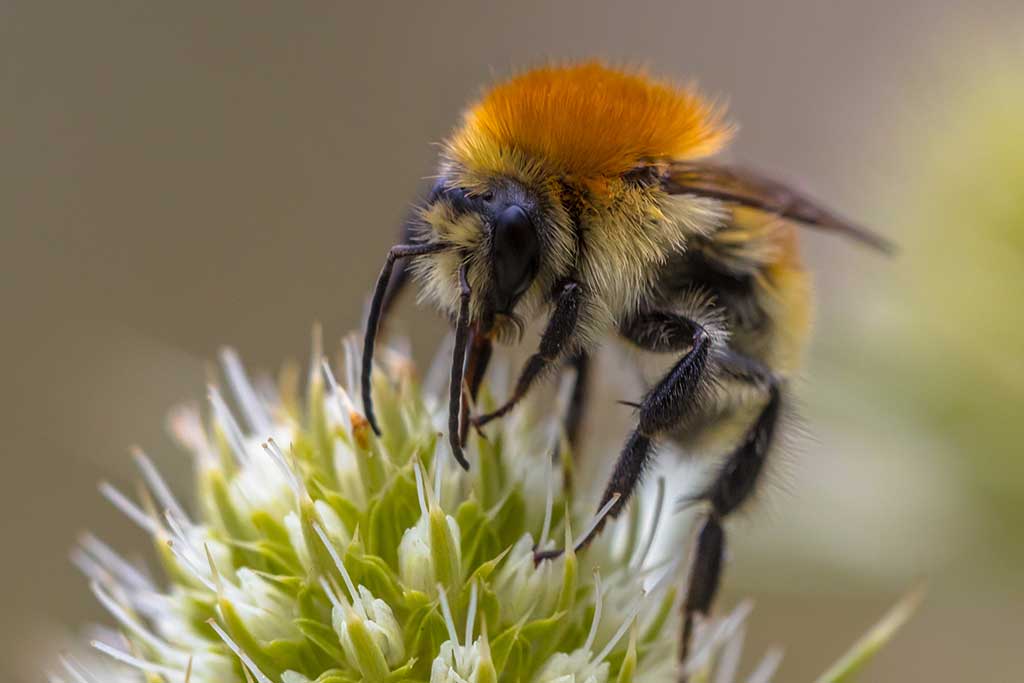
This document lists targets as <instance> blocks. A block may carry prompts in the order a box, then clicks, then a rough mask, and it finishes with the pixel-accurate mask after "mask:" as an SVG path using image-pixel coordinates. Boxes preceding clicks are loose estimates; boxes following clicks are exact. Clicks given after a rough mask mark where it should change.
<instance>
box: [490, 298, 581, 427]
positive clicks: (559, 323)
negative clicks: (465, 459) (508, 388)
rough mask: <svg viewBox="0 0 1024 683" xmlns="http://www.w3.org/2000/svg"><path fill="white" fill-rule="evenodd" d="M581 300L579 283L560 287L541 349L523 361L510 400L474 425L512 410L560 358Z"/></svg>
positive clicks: (568, 338)
mask: <svg viewBox="0 0 1024 683" xmlns="http://www.w3.org/2000/svg"><path fill="white" fill-rule="evenodd" d="M581 299H582V292H581V288H580V285H579V284H578V283H576V282H567V283H565V284H564V285H562V287H561V289H560V291H559V292H558V297H557V300H556V303H555V311H554V313H552V314H551V319H550V320H548V324H547V327H546V328H545V329H544V334H543V335H542V336H541V339H540V349H539V350H538V351H537V353H535V354H533V355H532V356H530V359H529V360H528V361H526V366H525V367H524V368H523V371H522V373H520V375H519V380H518V381H517V382H516V387H515V390H514V391H513V392H512V396H511V398H509V399H508V401H506V402H505V404H504V405H502V406H501V407H500V408H498V409H497V410H495V411H494V412H491V413H488V414H486V415H481V416H479V417H477V418H475V419H474V420H473V423H474V424H475V425H476V426H477V427H482V426H484V425H485V424H487V423H488V422H490V421H491V420H493V419H495V418H499V417H502V416H503V415H505V414H506V413H508V411H510V410H512V408H514V407H515V405H516V403H518V402H519V401H520V400H521V399H522V398H523V396H525V395H526V392H527V391H529V390H530V387H531V386H532V385H533V382H534V380H536V379H537V378H538V377H539V376H540V375H542V374H543V373H544V371H545V370H547V369H548V368H549V367H550V366H551V365H552V363H554V362H555V361H557V360H558V359H559V358H560V357H561V356H562V354H563V353H564V352H565V350H566V347H567V346H568V345H569V343H570V341H571V340H572V338H573V334H574V332H575V331H576V322H577V320H578V319H579V310H580V302H581Z"/></svg>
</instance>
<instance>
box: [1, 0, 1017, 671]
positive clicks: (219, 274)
mask: <svg viewBox="0 0 1024 683" xmlns="http://www.w3.org/2000/svg"><path fill="white" fill-rule="evenodd" d="M1021 18H1022V17H1021V12H1020V9H1019V2H1015V1H1013V0H1008V1H1006V2H995V1H992V0H986V1H985V2H967V1H966V0H964V1H963V2H954V1H952V0H941V1H939V0H931V1H925V0H914V1H911V2H892V1H891V0H861V1H860V2H848V3H822V2H816V1H814V0H807V1H799V2H798V1H793V0H787V1H783V2H771V3H768V2H746V3H731V2H681V1H678V2H663V3H628V2H619V1H617V0H602V1H599V2H556V3H542V2H519V3H512V2H505V3H469V2H467V3H440V2H438V3H358V4H356V3H341V2H337V3H328V2H306V3H292V2H280V3H266V2H162V3H158V2H104V1H94V2H43V1H38V0H37V1H33V0H5V1H4V2H3V3H0V84H2V87H0V236H2V244H0V259H2V270H0V278H2V286H0V306H2V308H0V311H2V315H3V332H2V334H0V345H2V354H0V358H3V361H4V367H3V375H2V376H3V386H4V390H3V392H2V393H0V416H2V418H0V419H2V420H3V423H2V431H0V434H2V435H3V441H2V448H3V450H2V458H3V469H2V473H3V474H2V476H0V533H2V544H0V558H2V559H0V605H2V609H0V678H2V679H3V680H7V681H10V680H14V681H29V680H40V679H41V676H40V675H39V674H38V673H37V672H38V671H39V670H40V669H41V668H43V666H44V665H45V661H44V660H43V659H42V657H43V654H42V653H43V652H45V649H46V648H47V647H59V643H60V642H61V639H63V638H65V637H67V636H68V635H69V634H72V633H75V632H76V630H75V629H76V627H75V626H73V625H76V624H83V623H85V622H86V621H87V620H88V619H91V618H94V617H98V616H99V612H98V610H97V609H96V608H95V607H94V606H93V605H92V602H91V600H90V599H89V596H88V591H87V588H86V586H85V583H84V581H83V580H82V579H81V578H80V577H79V576H77V574H76V572H75V571H74V570H73V569H72V568H71V566H70V565H69V563H68V561H67V549H68V548H69V547H70V546H71V544H72V543H73V540H74V537H75V535H76V533H78V532H79V531H80V530H82V529H85V528H91V529H96V530H100V531H101V532H102V535H103V536H104V537H105V538H108V539H110V540H111V541H114V542H116V543H117V544H118V545H120V546H121V547H132V544H133V543H134V544H135V547H137V548H139V549H140V550H142V549H143V545H142V539H141V536H139V535H138V534H136V533H134V531H133V530H131V529H130V528H129V526H128V525H127V523H125V522H123V521H122V520H120V519H119V518H118V517H117V515H116V514H115V513H113V512H112V511H111V510H110V509H109V507H108V506H106V505H105V504H104V503H103V502H102V501H101V499H100V498H99V496H98V495H97V493H96V490H95V485H94V482H96V481H97V480H99V479H101V478H109V479H111V480H113V481H115V482H117V483H119V484H121V485H123V486H125V487H130V486H131V481H132V479H131V474H130V468H129V467H128V465H129V463H128V460H127V449H128V447H129V446H130V445H131V444H135V443H138V444H142V445H144V446H145V447H146V448H147V450H149V452H150V453H151V454H153V455H154V457H155V458H156V459H157V460H158V461H159V462H160V463H161V465H162V466H164V468H165V469H167V470H168V471H170V472H172V474H174V475H175V477H174V478H175V480H176V481H177V482H179V483H183V482H185V480H186V477H187V471H186V470H187V467H186V463H185V462H184V459H182V458H179V457H178V455H177V453H176V452H175V451H174V449H173V448H172V447H171V446H170V444H169V443H168V441H167V439H166V438H165V437H164V434H163V424H162V421H163V414H164V411H165V409H166V408H167V407H168V406H169V405H171V404H173V403H175V402H178V401H180V400H182V399H190V398H199V397H201V396H202V393H203V389H202V387H203V381H204V372H205V371H206V370H205V363H206V361H207V359H211V358H212V357H214V355H215V353H216V350H217V348H218V347H219V346H220V345H223V344H230V345H232V346H235V347H237V348H238V349H240V350H241V352H242V354H243V356H244V358H245V359H246V361H247V363H248V364H249V365H250V367H253V368H257V369H262V370H268V371H272V370H274V369H276V368H277V366H278V365H279V364H280V362H281V361H282V360H283V359H285V358H288V357H292V358H294V357H304V354H305V350H306V349H307V346H308V340H309V329H310V327H311V325H312V323H313V322H314V321H316V320H319V321H322V322H323V323H324V326H325V330H326V334H327V338H328V339H329V340H332V341H333V340H337V338H338V337H339V336H340V335H341V334H342V333H344V332H345V331H347V330H349V329H351V328H353V327H354V326H356V325H358V322H359V315H360V313H361V307H362V302H363V294H364V292H365V291H366V289H367V288H368V287H369V285H370V283H371V282H372V279H373V277H374V276H375V274H376V272H377V270H378V268H379V264H380V260H381V258H382V256H383V254H384V253H385V250H386V248H387V246H388V245H389V244H390V243H391V241H392V235H393V232H394V230H395V227H396V225H397V224H398V222H399V219H400V217H401V216H402V215H403V213H404V212H405V211H406V209H407V207H408V206H409V204H410V202H411V201H413V199H414V198H415V195H416V192H417V189H418V188H419V187H420V186H421V178H423V177H424V176H426V175H428V174H429V173H431V170H432V169H431V165H432V160H433V158H434V154H435V149H434V148H433V147H432V143H433V142H436V141H437V140H439V139H440V138H441V137H443V136H444V135H445V133H446V132H447V131H448V130H449V127H450V126H451V125H452V124H453V123H454V121H455V119H456V116H457V114H458V112H459V110H460V108H461V106H462V105H463V103H464V102H465V101H466V100H467V98H470V97H471V96H472V95H474V94H475V92H476V91H477V89H478V88H479V87H480V86H481V85H482V84H484V83H486V82H487V81H488V80H489V79H490V78H491V77H492V75H494V74H496V73H497V74H500V73H503V72H505V71H507V69H508V68H509V67H514V66H521V65H527V64H531V63H536V62H538V61H540V60H543V59H545V58H563V57H582V56H592V55H596V56H603V57H607V58H610V59H613V60H620V61H628V62H641V63H646V64H649V65H650V66H651V67H652V68H653V69H654V70H656V71H658V72H660V73H664V74H666V75H669V76H674V77H678V78H681V79H682V78H691V77H692V78H696V79H697V80H698V81H699V83H700V84H701V85H702V86H703V88H704V89H705V90H707V91H708V92H711V93H716V94H722V95H725V96H727V98H728V100H729V102H730V104H731V110H732V112H733V115H734V117H735V119H736V120H737V121H738V122H740V123H741V124H742V131H741V135H740V137H739V140H738V143H737V145H736V146H735V148H734V156H735V157H736V158H741V159H743V160H745V161H748V162H751V163H753V164H755V165H757V166H761V167H764V168H771V169H776V170H777V171H779V172H780V173H782V174H783V175H784V176H785V177H789V178H795V179H798V180H799V181H800V182H801V183H802V184H803V185H805V186H807V187H811V188H813V189H814V191H815V193H816V194H817V195H819V196H820V197H822V198H824V199H826V200H828V201H829V202H830V203H833V204H835V205H837V206H839V207H842V208H844V209H846V210H847V212H848V213H854V214H857V215H859V216H862V217H864V219H865V220H866V221H868V222H871V223H873V224H875V225H878V226H880V227H881V228H882V229H886V223H887V222H886V218H885V211H886V209H885V207H886V203H885V202H884V201H883V200H882V199H880V198H879V197H880V196H881V195H882V194H885V192H882V191H880V188H887V189H889V190H891V188H892V187H894V186H898V185H899V183H900V182H901V179H900V177H899V176H898V175H897V173H896V171H895V170H894V168H895V167H894V166H893V165H891V164H890V163H889V162H890V161H891V160H892V155H893V154H898V153H899V150H900V149H901V143H902V140H901V131H907V130H910V128H908V127H907V116H908V113H907V106H908V105H907V103H908V102H910V101H913V102H915V103H916V106H918V107H921V106H924V108H925V109H927V105H928V103H929V102H930V101H931V100H932V99H933V98H934V99H935V100H936V101H940V100H941V98H942V96H943V93H942V91H941V86H940V85H939V84H938V81H936V74H937V73H939V72H941V73H942V74H943V78H946V79H950V78H952V79H953V80H954V81H955V79H956V69H957V64H958V63H959V62H960V61H961V60H964V59H967V58H969V57H970V55H971V54H973V53H975V52H977V51H984V50H986V49H988V48H989V47H990V46H991V45H992V44H993V43H998V42H999V41H1016V40H1019V39H1020V38H1021V35H1022V34H1021V33H1020V27H1021V26H1022V23H1021ZM921 125H928V122H927V121H923V122H922V124H921ZM902 168H906V166H903V167H902ZM897 237H898V235H897ZM808 254H809V260H810V261H811V262H812V264H813V265H814V268H815V269H816V271H818V273H819V280H820V282H821V290H822V292H821V299H822V310H823V314H822V316H820V317H821V327H822V328H823V331H822V334H824V335H827V334H828V329H829V328H830V323H831V322H832V321H836V320H840V319H843V318H845V317H847V316H848V315H853V313H852V311H855V310H856V311H863V310H864V308H865V307H867V309H868V310H869V312H870V309H871V307H872V306H873V305H875V303H876V302H875V301H874V300H873V299H870V298H869V299H865V297H862V296H858V291H859V290H861V286H862V285H861V283H862V282H864V280H865V279H869V278H874V277H875V276H876V275H877V273H878V272H880V269H884V268H895V267H898V265H897V264H895V263H887V264H880V263H878V262H877V259H875V258H874V257H871V256H869V255H866V254H864V253H863V252H860V251H858V250H857V249H855V248H851V247H848V246H847V245H840V244H837V243H836V242H833V241H831V240H828V239H823V238H821V237H817V236H816V237H811V238H810V239H809V240H808ZM403 311H404V313H405V315H406V316H407V318H408V321H409V322H407V323H406V326H407V327H410V328H411V327H412V326H413V325H414V324H415V325H417V326H418V327H417V331H418V333H419V331H420V330H423V332H422V337H423V338H424V340H425V341H422V342H420V343H419V347H420V348H419V350H420V351H425V350H426V349H428V348H429V347H430V345H431V344H432V341H431V340H432V339H434V338H436V337H439V336H440V335H441V334H442V332H443V327H442V325H441V324H440V323H439V322H438V321H437V320H436V319H435V318H433V317H432V316H430V315H429V314H426V313H414V312H413V307H412V306H411V305H408V306H406V307H404V308H403ZM847 341H848V342H849V343H848V344H847V345H846V346H843V344H842V343H841V342H842V340H840V342H839V343H832V344H828V345H827V346H823V347H820V348H819V349H818V351H817V352H816V353H815V354H814V355H813V356H812V360H811V364H810V369H809V371H808V373H807V376H808V378H807V382H806V383H805V384H806V385H807V387H810V388H809V389H807V390H806V392H805V394H804V396H805V398H804V403H805V409H804V411H803V412H804V414H805V420H806V430H805V431H807V432H808V433H809V434H810V435H811V436H810V438H804V439H802V442H803V446H802V447H801V448H800V449H798V450H799V451H800V453H799V454H798V455H796V456H794V457H792V458H790V460H789V462H788V463H787V470H788V473H787V475H786V477H784V481H783V482H782V485H781V486H779V487H777V488H779V489H781V491H779V492H773V493H772V494H771V495H770V496H768V498H769V500H768V501H766V502H765V503H764V504H763V506H762V507H761V508H759V509H758V511H757V512H755V513H753V514H748V515H747V516H746V518H745V519H744V520H742V521H739V522H738V523H737V524H736V528H737V531H738V534H737V537H736V538H737V541H736V542H735V543H734V545H733V549H734V550H733V553H732V567H733V570H732V572H731V574H730V577H729V597H728V598H727V600H734V599H735V597H734V596H738V595H747V594H752V595H754V596H756V597H757V598H758V608H757V612H756V616H755V618H754V620H753V633H752V635H751V637H750V638H749V640H750V645H751V647H752V648H753V650H754V651H760V650H763V649H764V648H765V647H766V646H767V645H768V644H772V643H779V644H782V645H784V646H786V647H787V650H788V654H789V656H788V657H787V660H786V663H785V664H784V667H783V679H784V680H793V681H796V680H808V679H810V678H811V677H812V676H813V675H814V674H815V673H817V672H818V671H820V670H821V669H822V668H823V667H824V666H825V664H826V663H827V662H829V661H830V660H831V659H832V658H834V657H835V656H836V655H838V653H839V652H840V651H841V650H842V649H843V647H844V646H845V645H846V644H848V643H849V642H851V641H852V639H853V638H854V637H855V636H856V635H857V634H858V633H859V632H860V630H861V629H863V628H864V627H865V626H866V625H867V624H868V623H869V622H870V620H871V619H873V618H874V617H875V616H876V615H877V614H878V613H880V611H881V610H883V609H884V607H885V606H886V605H888V604H890V603H891V602H892V601H893V600H894V599H895V597H896V596H897V595H898V594H900V593H901V592H902V591H903V590H904V589H905V588H906V587H907V586H908V585H909V584H910V583H911V582H912V580H913V579H914V578H915V577H917V576H920V575H929V576H930V577H931V579H932V586H933V588H932V594H931V598H930V600H929V602H928V603H927V606H926V607H925V609H924V610H923V612H922V614H921V615H920V616H919V618H918V619H916V620H915V621H914V622H913V623H912V624H911V626H910V627H909V628H908V629H907V630H906V632H905V633H904V634H903V635H902V636H901V637H900V638H899V639H898V640H897V642H896V643H894V644H893V646H892V647H891V648H890V649H888V650H887V651H886V652H884V653H883V654H882V655H881V657H880V658H879V660H878V661H877V662H876V663H875V665H874V666H873V668H872V669H871V670H870V672H869V673H868V675H867V676H866V678H865V680H869V681H881V680H931V681H961V680H972V681H980V680H986V681H988V680H991V681H1009V680H1019V671H1020V667H1021V654H1020V652H1019V644H1020V642H1021V636H1022V633H1024V631H1022V629H1024V616H1022V613H1024V598H1022V590H1021V585H1020V583H1018V582H1017V581H1016V576H1017V572H1015V571H1014V569H1015V568H1014V567H1011V568H1010V570H1009V571H1007V570H1006V568H1003V569H1000V570H998V571H997V570H993V571H992V572H989V571H987V566H988V563H989V560H988V559H985V557H986V556H985V555H984V554H983V555H980V556H975V555H974V554H973V553H974V552H975V550H976V549H977V547H979V546H987V545H993V544H996V543H1003V542H1006V539H988V538H985V537H984V535H983V534H981V533H979V531H978V529H977V528H976V527H975V526H972V523H971V520H970V515H969V510H970V503H969V501H964V500H963V496H961V495H960V491H959V488H958V483H957V480H956V478H955V476H954V475H953V474H952V473H950V472H947V471H944V470H942V469H941V467H939V466H938V465H934V466H933V465H932V464H931V462H930V460H929V458H930V456H931V454H932V452H933V451H932V448H933V446H934V444H933V443H932V441H931V440H930V439H929V436H928V435H927V434H923V435H922V434H916V435H915V434H914V433H912V432H910V433H908V430H907V429H905V428H904V427H903V426H902V425H901V424H900V418H899V417H898V416H895V417H889V418H887V419H886V420H885V421H883V422H881V423H879V422H878V421H869V420H868V419H867V418H865V415H870V411H868V410H866V409H864V406H865V405H870V404H871V402H872V401H873V400H874V399H875V398H877V396H876V395H873V394H872V389H871V384H870V382H867V388H866V389H864V390H863V392H862V393H861V398H860V399H858V401H859V402H854V400H853V399H850V402H849V403H847V402H844V394H843V392H842V388H841V387H842V384H841V383H837V384H834V385H833V388H832V392H831V393H823V394H820V395H819V394H818V393H815V390H814V389H813V387H814V386H815V385H816V383H819V382H821V383H824V382H826V381H828V380H829V379H832V380H837V379H841V378H843V377H847V376H849V375H850V374H859V373H860V369H861V368H860V367H859V365H858V360H857V344H856V340H847ZM835 349H839V351H838V352H836V351H835ZM868 372H870V368H868ZM867 376H868V377H870V374H868V375H867ZM862 379H863V378H862ZM819 396H820V397H821V400H818V398H819ZM608 400H609V401H610V399H608ZM965 510H966V512H965ZM1012 540H1016V541H1019V540H1020V538H1019V537H1018V538H1017V539H1012ZM975 557H978V558H980V559H977V560H975V559H974V558H975ZM1011 665H1012V666H1013V667H1014V668H1013V669H1011V668H1010V667H1011ZM1011 671H1016V672H1018V673H1016V674H1011V673H1010V672H1011Z"/></svg>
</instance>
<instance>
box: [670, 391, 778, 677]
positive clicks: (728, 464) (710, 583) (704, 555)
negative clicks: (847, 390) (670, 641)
mask: <svg viewBox="0 0 1024 683" xmlns="http://www.w3.org/2000/svg"><path fill="white" fill-rule="evenodd" d="M781 412H782V391H781V388H780V386H779V384H778V383H777V382H775V383H772V384H771V385H770V386H769V388H768V402H767V403H765V406H764V408H762V409H761V412H760V414H759V415H758V417H757V419H756V420H755V421H754V424H753V425H752V426H751V427H750V429H749V430H748V431H747V433H746V434H745V435H744V437H743V441H741V442H740V445H739V446H737V447H736V449H735V450H733V452H732V453H730V454H729V456H728V457H727V458H726V460H725V464H724V465H723V466H722V469H721V470H720V471H719V472H718V474H717V475H716V477H715V479H714V480H713V481H712V482H711V485H710V486H709V487H708V488H707V489H706V490H705V491H704V493H703V494H702V495H701V496H700V498H701V499H703V500H706V501H707V502H708V503H709V504H710V507H711V510H710V512H709V514H708V516H707V518H706V519H705V520H704V525H703V527H702V528H701V530H700V532H699V534H698V536H697V542H696V545H695V547H694V551H693V552H694V555H693V564H692V565H691V568H690V582H689V586H688V588H687V593H686V600H685V601H684V603H683V634H682V641H681V643H680V647H679V656H680V661H681V662H684V663H685V661H686V658H687V657H688V656H689V654H690V641H691V638H692V635H693V626H694V622H695V618H696V615H698V614H699V615H701V616H707V615H708V613H709V612H710V610H711V605H712V603H713V602H714V598H715V593H716V592H717V590H718V584H719V581H720V580H721V574H722V564H723V559H724V555H725V530H724V529H723V528H722V520H723V519H724V518H725V517H726V516H728V515H730V514H732V513H733V512H735V511H736V510H737V509H739V508H740V507H741V506H742V505H743V503H745V502H746V501H747V500H749V499H750V495H751V494H752V493H753V492H754V489H755V488H756V486H757V483H758V480H759V479H760V476H761V473H762V472H763V471H764V464H765V461H766V459H767V457H768V454H769V453H770V452H771V448H772V444H773V443H774V441H775V434H776V429H777V427H778V422H779V415H780V414H781ZM685 680H686V679H685V676H684V677H683V678H682V679H681V681H682V682H685Z"/></svg>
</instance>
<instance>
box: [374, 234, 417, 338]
mask: <svg viewBox="0 0 1024 683" xmlns="http://www.w3.org/2000/svg"><path fill="white" fill-rule="evenodd" d="M415 226H416V221H415V219H414V218H413V217H410V218H409V219H408V220H406V221H405V222H404V223H402V228H401V230H399V234H398V244H399V245H411V244H413V237H414V236H415ZM409 266H410V263H409V260H408V259H401V260H399V261H398V262H397V263H395V268H394V270H393V271H392V273H391V279H390V280H389V281H388V287H387V289H386V290H385V291H384V300H383V301H382V302H381V306H380V308H381V322H382V323H383V321H385V320H387V317H388V313H390V312H391V308H392V306H394V305H395V301H396V300H397V299H398V297H399V296H401V294H402V292H404V291H405V288H406V286H407V285H408V284H409V274H410V273H411V270H410V269H409Z"/></svg>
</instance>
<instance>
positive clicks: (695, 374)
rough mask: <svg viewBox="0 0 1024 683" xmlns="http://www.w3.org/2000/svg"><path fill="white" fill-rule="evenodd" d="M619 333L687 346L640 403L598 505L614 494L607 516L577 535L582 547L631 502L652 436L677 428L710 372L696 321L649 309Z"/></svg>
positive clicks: (706, 337) (640, 341) (656, 347)
mask: <svg viewBox="0 0 1024 683" xmlns="http://www.w3.org/2000/svg"><path fill="white" fill-rule="evenodd" d="M620 332H621V334H622V336H624V337H625V338H626V339H627V340H629V341H631V342H633V343H634V344H636V345H637V346H639V347H640V348H642V349H644V350H647V351H655V352H667V351H680V350H684V349H685V350H686V351H685V353H684V354H683V356H682V358H680V359H679V361H678V362H676V364H675V365H674V366H673V367H672V369H670V370H669V371H668V373H666V374H665V376H664V377H662V379H661V381H659V382H658V383H657V384H656V385H655V386H654V388H653V389H651V390H650V391H649V392H648V393H647V395H646V396H644V399H643V401H642V402H641V403H640V405H639V406H638V413H639V415H638V417H637V424H636V428H635V429H634V430H633V433H632V434H631V435H630V436H629V439H628V440H627V441H626V445H625V446H624V447H623V449H622V452H621V453H620V454H619V459H618V460H617V461H616V463H615V467H614V469H613V470H612V475H611V477H610V479H609V481H608V485H607V486H606V487H605V491H604V495H603V496H602V497H601V504H600V508H604V507H605V505H607V504H609V503H611V501H612V499H613V498H615V497H616V496H617V497H618V498H617V499H616V500H615V502H614V503H613V504H611V507H610V508H609V510H608V513H607V516H606V517H605V519H604V520H601V522H599V523H598V524H597V525H596V526H595V528H594V529H593V531H591V533H590V534H589V535H588V536H587V537H586V538H584V539H581V541H580V543H579V545H580V546H586V545H587V544H589V543H590V541H592V540H593V539H594V537H596V536H597V534H598V533H600V531H601V529H602V527H603V525H604V521H605V520H606V519H608V518H611V517H616V516H617V515H618V514H619V513H620V512H621V511H622V509H623V508H624V507H625V505H626V503H627V502H629V499H630V497H631V496H632V495H633V492H634V491H635V490H636V487H637V484H639V482H640V478H641V477H642V476H643V473H644V471H645V470H646V469H647V466H648V465H649V464H650V460H651V458H652V456H653V454H654V441H655V439H656V438H657V436H658V435H659V434H662V433H664V432H666V431H668V430H670V429H671V428H673V427H676V426H677V425H678V424H679V423H680V422H681V421H682V420H683V418H685V417H686V416H687V415H688V414H689V413H690V412H691V411H692V410H693V408H694V407H696V406H697V405H698V404H699V403H700V401H701V399H702V396H703V394H704V391H705V388H706V387H707V376H708V375H709V374H710V367H709V366H710V365H711V359H712V356H711V350H712V349H711V345H712V337H711V335H710V334H709V333H708V331H707V330H706V329H705V328H704V327H703V326H702V325H701V324H700V323H698V322H695V321H693V320H690V319H689V318H686V317H684V316H680V315H675V314H672V313H663V312H651V313H646V314H643V315H641V316H637V317H636V318H634V319H632V320H629V321H627V322H626V323H625V324H624V325H623V326H622V327H621V328H620Z"/></svg>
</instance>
